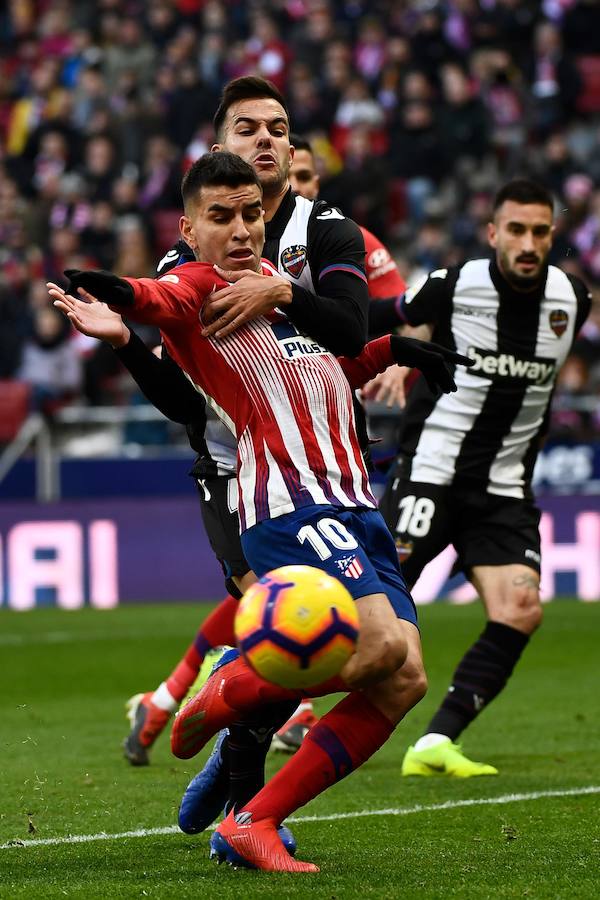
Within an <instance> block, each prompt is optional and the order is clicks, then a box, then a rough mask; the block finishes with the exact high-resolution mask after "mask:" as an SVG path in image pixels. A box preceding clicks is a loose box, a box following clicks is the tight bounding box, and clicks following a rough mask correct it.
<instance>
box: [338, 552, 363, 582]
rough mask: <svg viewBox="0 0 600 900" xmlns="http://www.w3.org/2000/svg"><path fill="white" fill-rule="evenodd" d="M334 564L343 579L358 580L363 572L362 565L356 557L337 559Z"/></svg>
mask: <svg viewBox="0 0 600 900" xmlns="http://www.w3.org/2000/svg"><path fill="white" fill-rule="evenodd" d="M336 563H337V567H338V569H339V570H340V572H341V573H342V575H343V576H344V578H360V576H361V575H362V573H363V572H364V569H363V565H362V563H361V561H360V559H358V557H356V556H344V557H342V559H337V560H336Z"/></svg>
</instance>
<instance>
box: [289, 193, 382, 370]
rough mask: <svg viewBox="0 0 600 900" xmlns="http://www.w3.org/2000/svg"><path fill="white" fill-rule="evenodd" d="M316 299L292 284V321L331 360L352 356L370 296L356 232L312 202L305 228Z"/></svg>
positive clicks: (363, 333)
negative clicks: (323, 348) (328, 353)
mask: <svg viewBox="0 0 600 900" xmlns="http://www.w3.org/2000/svg"><path fill="white" fill-rule="evenodd" d="M307 253H308V262H309V264H310V269H311V274H312V279H313V284H314V286H315V293H314V294H313V293H312V292H311V291H309V290H307V289H306V288H302V287H300V286H299V285H297V284H292V302H291V304H289V306H287V307H286V310H285V312H286V315H287V316H288V317H289V318H290V319H291V321H292V322H293V323H294V325H296V326H297V327H298V328H300V329H301V330H303V331H306V332H307V333H308V334H310V335H311V337H314V338H315V339H316V340H318V341H319V342H320V343H322V344H324V345H325V346H326V347H327V348H328V349H329V350H331V352H332V353H335V354H336V355H341V354H345V355H347V356H356V355H357V354H358V353H360V351H361V350H362V348H363V347H364V345H365V342H366V339H367V322H368V310H369V293H368V289H367V277H366V275H365V268H364V260H365V245H364V241H363V238H362V235H361V233H360V231H359V229H358V226H357V225H355V223H354V222H352V220H351V219H346V218H344V217H343V216H342V214H341V213H340V212H338V211H337V210H335V209H332V208H331V207H329V206H327V204H325V203H323V202H322V201H317V203H316V204H315V208H314V210H313V212H312V213H311V219H310V222H309V226H308V251H307Z"/></svg>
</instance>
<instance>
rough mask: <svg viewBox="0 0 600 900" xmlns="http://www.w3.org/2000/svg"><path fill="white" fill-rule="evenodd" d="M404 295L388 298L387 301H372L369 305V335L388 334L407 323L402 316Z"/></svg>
mask: <svg viewBox="0 0 600 900" xmlns="http://www.w3.org/2000/svg"><path fill="white" fill-rule="evenodd" d="M402 297H403V294H400V295H399V296H396V297H387V298H386V299H385V300H371V302H370V303H369V334H370V335H371V334H381V333H382V332H385V333H388V332H390V331H392V329H394V328H398V327H399V326H400V325H404V324H405V323H406V319H405V318H404V317H403V316H402V315H401V314H400V304H401V302H402Z"/></svg>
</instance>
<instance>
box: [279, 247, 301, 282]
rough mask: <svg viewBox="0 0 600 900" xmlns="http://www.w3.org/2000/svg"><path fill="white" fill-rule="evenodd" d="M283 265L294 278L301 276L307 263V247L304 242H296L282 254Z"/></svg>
mask: <svg viewBox="0 0 600 900" xmlns="http://www.w3.org/2000/svg"><path fill="white" fill-rule="evenodd" d="M281 265H282V266H283V268H284V269H285V271H286V272H288V273H289V274H290V275H291V276H292V278H300V275H301V274H302V270H303V269H304V266H305V265H306V247H304V246H303V245H302V244H294V246H293V247H288V248H287V250H284V251H283V253H282V254H281Z"/></svg>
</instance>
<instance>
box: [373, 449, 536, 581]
mask: <svg viewBox="0 0 600 900" xmlns="http://www.w3.org/2000/svg"><path fill="white" fill-rule="evenodd" d="M401 471H402V463H400V464H399V465H398V467H397V468H396V469H393V470H392V474H391V476H390V478H389V480H388V483H387V485H386V488H385V492H384V494H383V497H382V498H381V502H380V504H379V508H380V510H381V513H382V515H383V517H384V519H385V521H386V524H387V526H388V528H389V529H390V531H391V532H392V534H393V535H394V537H395V539H396V547H397V550H398V557H399V559H400V564H401V567H402V574H403V575H404V578H405V579H406V583H407V584H408V586H409V587H412V586H413V585H414V583H415V582H416V580H417V579H418V577H419V575H420V574H421V572H422V571H423V569H424V568H425V566H426V565H427V563H428V562H430V561H431V560H432V559H434V557H436V556H437V555H438V554H439V553H441V552H442V550H444V549H445V548H446V547H447V546H448V544H452V545H453V546H454V549H455V550H456V553H457V555H458V559H457V561H456V564H455V566H454V571H455V572H456V571H459V570H462V571H463V572H464V573H465V575H467V577H468V576H469V573H470V570H471V569H472V568H473V566H506V565H511V564H514V563H520V564H521V565H525V566H529V568H531V569H535V571H536V572H539V571H540V535H539V529H538V526H539V522H540V515H541V514H540V511H539V509H538V508H537V507H536V506H535V505H534V504H533V503H532V501H531V500H515V499H513V498H511V497H497V496H495V495H493V494H488V493H486V492H485V491H483V490H482V491H475V490H473V489H471V488H469V489H465V488H457V487H454V486H445V485H438V484H429V483H420V482H411V481H408V480H407V479H405V478H402V474H401Z"/></svg>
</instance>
